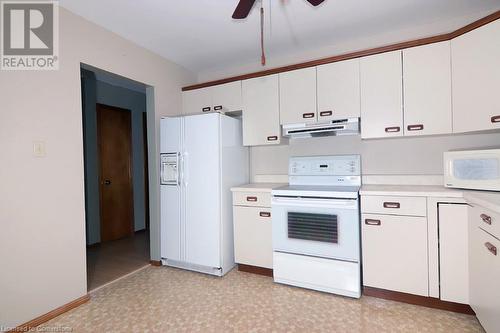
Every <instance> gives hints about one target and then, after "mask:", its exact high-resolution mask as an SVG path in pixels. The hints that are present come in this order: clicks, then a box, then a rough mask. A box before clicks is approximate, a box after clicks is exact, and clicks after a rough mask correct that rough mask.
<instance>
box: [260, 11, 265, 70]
mask: <svg viewBox="0 0 500 333" xmlns="http://www.w3.org/2000/svg"><path fill="white" fill-rule="evenodd" d="M260 49H261V52H262V55H261V57H260V63H261V64H262V66H265V65H266V55H265V54H264V7H263V6H262V3H261V6H260Z"/></svg>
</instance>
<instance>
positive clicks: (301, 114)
mask: <svg viewBox="0 0 500 333" xmlns="http://www.w3.org/2000/svg"><path fill="white" fill-rule="evenodd" d="M279 92H280V96H279V97H280V120H281V124H283V125H286V124H298V123H314V122H316V121H317V116H316V67H309V68H304V69H297V70H294V71H290V72H284V73H280V74H279Z"/></svg>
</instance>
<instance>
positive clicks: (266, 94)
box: [242, 74, 281, 146]
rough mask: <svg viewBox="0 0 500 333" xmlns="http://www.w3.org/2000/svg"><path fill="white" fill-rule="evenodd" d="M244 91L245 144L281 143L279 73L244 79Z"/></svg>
mask: <svg viewBox="0 0 500 333" xmlns="http://www.w3.org/2000/svg"><path fill="white" fill-rule="evenodd" d="M242 91H243V145H245V146H258V145H267V144H278V143H280V141H281V127H280V115H279V112H280V105H279V78H278V75H277V74H276V75H269V76H263V77H258V78H254V79H249V80H244V81H243V83H242Z"/></svg>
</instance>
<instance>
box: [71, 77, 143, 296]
mask: <svg viewBox="0 0 500 333" xmlns="http://www.w3.org/2000/svg"><path fill="white" fill-rule="evenodd" d="M81 78H82V116H83V132H84V159H85V201H86V202H85V208H86V236H87V237H86V238H87V289H88V290H89V291H90V290H93V289H96V288H98V287H100V286H102V285H104V284H106V283H108V282H111V281H113V280H115V279H117V278H119V277H121V276H123V275H126V274H128V273H131V272H133V271H135V270H137V269H139V268H141V267H144V266H146V265H148V264H149V260H150V238H149V226H150V222H149V200H148V198H149V195H148V193H149V184H148V163H147V158H148V144H147V133H146V129H147V126H146V123H145V121H146V120H147V117H146V112H147V107H146V86H145V85H143V84H140V83H137V82H135V81H131V80H128V79H126V78H123V77H120V76H117V75H114V74H111V73H108V72H104V71H100V70H98V69H95V68H89V67H85V68H82V69H81Z"/></svg>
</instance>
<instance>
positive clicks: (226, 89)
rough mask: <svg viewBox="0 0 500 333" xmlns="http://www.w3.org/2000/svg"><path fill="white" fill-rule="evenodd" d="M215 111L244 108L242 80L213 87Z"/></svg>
mask: <svg viewBox="0 0 500 333" xmlns="http://www.w3.org/2000/svg"><path fill="white" fill-rule="evenodd" d="M211 89H212V104H213V108H214V111H221V112H231V111H239V110H241V109H242V105H243V103H242V100H241V81H234V82H229V83H225V84H220V85H217V86H213V87H211Z"/></svg>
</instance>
